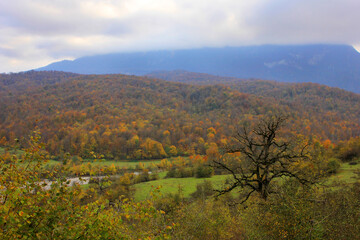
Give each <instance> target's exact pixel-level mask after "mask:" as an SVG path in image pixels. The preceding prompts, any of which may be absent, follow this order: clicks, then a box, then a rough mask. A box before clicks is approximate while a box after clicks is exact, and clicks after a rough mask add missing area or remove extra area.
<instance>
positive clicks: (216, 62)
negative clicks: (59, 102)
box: [38, 44, 360, 93]
mask: <svg viewBox="0 0 360 240" xmlns="http://www.w3.org/2000/svg"><path fill="white" fill-rule="evenodd" d="M177 69H182V70H186V71H191V72H201V73H208V74H214V75H220V76H228V77H238V78H259V79H264V80H276V81H280V82H314V83H320V84H325V85H327V86H332V87H340V88H342V89H346V90H348V91H352V92H357V93H359V92H360V88H359V86H360V85H359V76H360V70H359V69H360V54H359V52H357V51H356V50H355V49H354V48H353V47H352V46H348V45H331V44H313V45H259V46H242V47H222V48H199V49H185V50H163V51H148V52H135V53H112V54H104V55H95V56H87V57H81V58H78V59H75V60H72V61H67V60H64V61H60V62H55V63H51V64H50V65H48V66H45V67H42V68H39V69H38V70H42V71H43V70H57V71H68V72H76V73H82V74H108V73H117V74H119V73H121V74H135V75H144V74H149V73H151V72H153V71H173V70H177Z"/></svg>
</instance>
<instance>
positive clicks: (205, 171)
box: [195, 165, 214, 178]
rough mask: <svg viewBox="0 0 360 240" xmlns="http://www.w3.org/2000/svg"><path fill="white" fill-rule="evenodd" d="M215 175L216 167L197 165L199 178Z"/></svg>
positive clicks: (196, 171) (196, 174)
mask: <svg viewBox="0 0 360 240" xmlns="http://www.w3.org/2000/svg"><path fill="white" fill-rule="evenodd" d="M212 175H214V169H213V168H212V167H210V166H204V165H200V166H198V167H196V170H195V176H196V177H197V178H210V177H211V176H212Z"/></svg>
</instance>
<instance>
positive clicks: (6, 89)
mask: <svg viewBox="0 0 360 240" xmlns="http://www.w3.org/2000/svg"><path fill="white" fill-rule="evenodd" d="M186 74H187V75H189V76H191V73H186ZM186 74H185V75H186ZM200 75H201V74H200ZM200 75H199V74H198V75H197V77H198V78H200ZM209 78H210V79H212V81H214V82H215V80H216V78H217V77H216V76H212V77H209ZM4 79H5V80H4ZM189 79H191V78H189ZM220 79H221V77H220ZM225 80H228V82H229V84H222V85H219V84H213V85H207V86H196V85H190V84H183V83H174V82H169V81H164V80H159V79H153V78H149V77H137V76H128V75H120V74H114V75H74V74H68V73H61V72H28V73H22V74H16V75H11V76H10V75H6V74H5V75H0V139H1V140H2V142H8V144H9V145H16V144H20V145H21V144H25V142H26V141H25V140H24V136H28V135H29V134H30V133H31V131H32V130H34V129H39V130H40V131H41V133H42V140H43V141H44V142H45V143H46V144H47V149H48V151H49V152H50V153H51V154H54V155H59V154H61V153H63V152H69V153H71V154H72V155H79V156H81V157H83V158H88V157H89V156H91V152H96V153H101V154H104V155H105V157H106V158H119V159H123V158H130V159H135V158H136V159H139V158H162V157H164V156H165V155H170V156H171V153H170V152H169V150H170V148H173V147H172V146H174V147H176V149H177V153H178V154H180V155H181V154H184V155H186V154H195V153H196V154H205V153H206V150H207V149H208V148H209V147H210V146H212V145H214V144H216V145H217V146H221V144H223V143H224V142H226V141H227V140H228V139H229V137H230V136H232V135H233V134H234V131H235V129H236V128H237V127H238V125H239V123H240V122H243V121H247V122H250V121H254V120H256V119H258V118H261V117H263V116H264V115H272V114H284V115H287V116H288V117H289V119H288V124H287V127H286V128H284V131H287V132H288V133H291V132H296V133H299V134H302V135H305V136H309V137H310V136H311V137H313V138H314V139H318V140H320V141H325V140H327V139H330V140H331V141H333V142H338V141H341V140H347V139H349V138H351V137H355V136H358V135H359V134H360V118H359V116H360V108H359V107H358V106H359V105H360V95H359V94H355V93H350V92H347V91H345V90H340V89H337V88H330V87H326V86H323V85H319V84H310V83H301V84H289V83H288V84H284V83H274V82H270V81H257V80H254V81H236V79H234V80H235V82H231V81H232V80H231V79H230V78H227V79H226V78H225V79H224V78H222V81H224V82H225V83H226V81H225ZM1 86H2V87H1ZM22 86H27V87H22ZM15 139H18V141H16V140H15ZM3 140H4V141H3ZM162 149H164V150H162ZM164 151H165V152H166V154H164Z"/></svg>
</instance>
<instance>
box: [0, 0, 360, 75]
mask: <svg viewBox="0 0 360 240" xmlns="http://www.w3.org/2000/svg"><path fill="white" fill-rule="evenodd" d="M359 12H360V1H359V0H0V73H1V72H18V71H25V70H29V69H34V68H38V67H42V66H45V65H47V64H49V63H51V62H54V61H59V60H63V59H75V58H78V57H81V56H90V55H96V54H104V53H114V52H138V51H151V50H164V49H169V50H170V49H189V48H201V47H223V46H246V45H261V44H312V43H331V44H349V45H352V46H354V47H355V48H356V49H358V50H360V29H359V23H360V14H359Z"/></svg>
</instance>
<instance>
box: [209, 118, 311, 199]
mask: <svg viewBox="0 0 360 240" xmlns="http://www.w3.org/2000/svg"><path fill="white" fill-rule="evenodd" d="M285 121H286V118H285V117H283V116H274V117H269V118H267V119H265V120H262V121H260V122H259V123H257V124H256V125H255V127H253V128H252V130H250V129H249V127H247V126H245V125H244V126H243V127H242V128H241V129H239V130H238V131H237V132H236V134H235V135H234V137H233V141H232V144H229V145H227V146H226V147H225V149H224V150H225V154H223V155H222V157H221V158H220V159H218V160H214V161H213V163H214V167H217V168H220V169H222V170H225V171H226V172H228V173H229V174H231V176H232V177H231V182H230V183H229V184H228V186H227V187H225V188H223V189H221V190H217V191H218V195H221V194H224V193H227V192H230V191H232V190H233V189H236V188H242V189H243V190H245V191H244V192H245V196H244V199H243V201H242V202H245V201H246V200H247V199H248V198H249V197H250V196H251V194H253V193H256V192H257V193H259V194H260V196H261V198H263V199H264V200H266V199H267V197H268V195H269V193H270V187H271V184H272V183H273V180H275V179H278V178H282V177H291V178H295V179H297V180H298V181H299V182H300V183H302V184H312V183H314V180H313V179H311V178H310V177H309V175H307V174H306V173H305V172H304V171H299V170H298V169H296V164H299V163H301V161H306V160H308V159H309V157H308V154H307V153H306V149H307V146H308V144H300V145H299V144H294V141H285V140H282V139H280V138H278V136H277V135H278V133H279V129H280V128H281V127H282V126H283V124H284V122H285ZM231 153H240V154H238V155H237V157H236V156H233V155H234V154H231Z"/></svg>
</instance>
